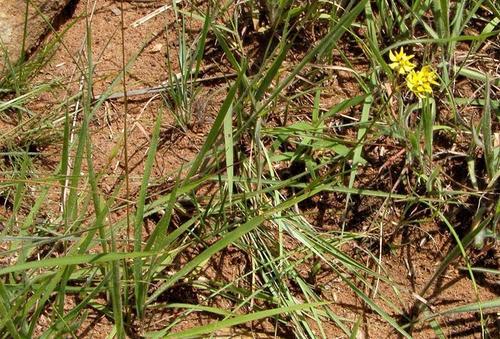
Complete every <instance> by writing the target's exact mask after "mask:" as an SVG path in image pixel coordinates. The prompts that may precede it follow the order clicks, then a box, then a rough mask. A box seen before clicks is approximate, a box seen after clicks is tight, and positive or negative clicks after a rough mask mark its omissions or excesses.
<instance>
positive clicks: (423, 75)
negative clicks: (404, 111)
mask: <svg viewBox="0 0 500 339" xmlns="http://www.w3.org/2000/svg"><path fill="white" fill-rule="evenodd" d="M436 79H437V75H436V72H434V71H433V70H432V69H431V68H430V67H429V66H424V67H422V69H421V70H420V71H418V72H415V71H413V70H412V71H411V72H410V73H409V74H408V76H407V77H406V86H408V88H409V89H410V91H412V92H413V93H415V94H416V95H417V96H418V97H419V98H423V97H424V96H425V95H426V94H432V87H431V85H439V83H438V82H437V81H436Z"/></svg>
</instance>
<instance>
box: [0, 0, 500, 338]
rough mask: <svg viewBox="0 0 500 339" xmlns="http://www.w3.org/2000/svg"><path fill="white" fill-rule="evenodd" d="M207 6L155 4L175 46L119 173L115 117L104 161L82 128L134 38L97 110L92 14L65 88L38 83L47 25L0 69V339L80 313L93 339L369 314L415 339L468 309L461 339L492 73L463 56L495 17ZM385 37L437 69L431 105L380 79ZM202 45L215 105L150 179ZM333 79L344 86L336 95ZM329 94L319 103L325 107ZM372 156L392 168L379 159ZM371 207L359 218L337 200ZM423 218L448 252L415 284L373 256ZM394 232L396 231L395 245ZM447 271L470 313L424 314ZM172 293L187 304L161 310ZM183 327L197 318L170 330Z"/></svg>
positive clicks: (481, 216)
mask: <svg viewBox="0 0 500 339" xmlns="http://www.w3.org/2000/svg"><path fill="white" fill-rule="evenodd" d="M208 3H209V5H207V6H206V7H203V6H201V7H196V6H190V4H189V1H183V2H180V3H178V4H174V6H173V8H172V13H173V15H174V16H175V17H176V18H177V19H178V20H176V23H175V24H171V23H170V24H168V23H165V27H166V30H167V31H168V32H169V34H175V35H176V41H177V46H176V47H175V48H173V47H170V46H169V47H168V53H167V56H166V57H165V60H164V62H165V66H166V69H167V70H168V72H167V73H166V74H165V75H164V78H165V79H167V80H168V81H169V85H168V86H167V87H166V90H165V91H164V93H162V94H163V98H164V100H163V101H162V103H163V105H162V107H161V109H159V111H158V112H155V113H154V116H156V120H155V121H154V122H153V121H152V122H151V124H150V126H149V127H148V128H149V129H148V128H146V129H148V131H147V133H149V134H150V135H149V142H148V144H147V148H146V149H144V150H143V152H141V154H143V159H142V161H141V163H140V166H139V167H140V174H139V175H137V174H136V173H135V172H132V170H131V169H130V168H129V167H128V165H125V166H124V167H125V168H124V169H123V170H121V169H118V170H117V171H116V172H114V173H113V174H110V172H109V171H108V168H110V167H111V164H114V163H116V161H120V162H122V163H123V162H125V163H126V164H128V157H129V156H130V153H128V151H129V150H130V149H132V148H133V147H134V146H135V145H132V144H130V133H129V132H130V128H131V126H130V125H127V126H123V127H124V128H123V134H122V135H121V136H120V137H119V138H117V140H115V141H113V142H114V144H113V145H112V147H111V151H110V153H109V154H105V157H104V158H105V160H106V164H103V163H97V162H96V157H95V156H94V154H95V152H96V149H98V145H96V144H94V142H95V140H94V139H93V137H94V135H93V133H94V131H95V126H94V125H93V123H94V122H95V120H96V116H97V115H98V114H99V110H100V109H101V108H102V107H103V105H104V103H105V102H106V100H108V97H109V96H110V95H111V94H112V93H113V92H114V91H116V88H117V87H119V85H121V84H122V79H123V75H124V74H125V73H126V72H125V71H126V70H129V69H131V68H132V66H134V65H135V64H136V62H137V58H138V57H139V55H140V54H141V53H143V52H144V50H145V48H146V46H147V45H148V43H149V42H150V38H148V39H146V40H145V41H144V43H143V44H142V45H140V46H136V50H134V51H129V52H132V55H133V57H131V58H130V59H126V60H123V67H122V70H121V71H120V72H118V73H116V74H115V75H114V78H112V79H111V80H110V85H109V86H108V88H107V89H106V90H105V91H104V94H103V95H101V96H99V97H98V99H95V97H94V94H95V93H94V90H93V87H94V84H95V81H96V79H95V76H96V75H95V69H96V65H97V64H98V63H99V62H100V60H99V57H97V58H96V59H95V60H94V59H93V58H92V57H88V56H92V55H94V56H95V55H96V53H95V51H94V50H93V49H94V46H93V43H92V39H91V37H92V36H93V33H94V32H93V26H92V22H91V21H90V14H91V13H86V15H82V16H81V17H80V18H76V19H74V20H73V21H71V22H70V23H69V24H68V25H69V26H70V27H71V26H73V25H75V24H78V23H83V24H84V25H85V27H86V35H85V37H84V38H83V39H84V40H83V41H82V46H83V47H82V50H81V51H80V52H79V53H83V52H85V55H86V56H87V57H85V58H83V57H79V56H73V58H74V61H75V63H76V64H77V65H78V66H77V67H75V70H76V71H75V74H74V75H73V76H72V77H71V79H53V81H52V82H50V83H41V84H40V83H37V81H36V79H37V77H36V76H37V74H38V72H39V71H40V70H41V69H43V66H44V65H45V63H46V62H47V60H50V58H51V57H52V56H53V54H54V53H55V52H56V50H57V49H58V48H60V49H64V48H66V46H64V44H63V42H62V41H63V40H62V39H61V37H62V36H64V34H65V33H66V32H67V30H63V31H62V32H59V34H58V35H56V36H57V38H55V39H53V40H51V41H50V42H49V43H48V44H47V47H42V48H41V49H40V50H39V51H38V53H37V54H35V55H34V56H33V57H32V58H31V59H30V60H20V61H19V62H17V63H14V62H11V63H9V64H8V67H7V68H6V71H5V74H4V75H3V76H2V77H1V80H0V119H2V125H0V126H4V125H5V126H9V127H8V128H7V129H3V127H2V129H1V130H0V202H1V203H2V206H1V207H0V212H1V211H3V210H5V211H6V213H0V224H1V225H2V228H0V246H1V247H0V262H1V263H2V265H3V266H2V267H0V337H2V338H28V337H33V336H35V335H36V336H40V337H42V338H57V337H61V336H77V334H78V333H80V332H81V329H82V327H83V326H84V325H83V324H84V323H88V317H89V314H90V313H94V314H99V315H103V316H105V317H106V318H108V320H109V321H110V322H111V323H112V326H113V329H112V330H111V333H110V334H109V336H110V337H117V338H125V337H126V336H127V335H130V336H132V335H144V336H146V337H175V338H181V337H186V338H187V337H205V336H207V335H208V334H214V333H215V331H217V330H220V329H224V328H228V327H235V328H237V327H238V326H241V325H246V326H249V325H250V324H254V325H255V324H257V323H258V322H259V321H266V326H268V327H269V328H270V331H271V332H270V333H276V334H278V333H281V331H284V332H286V333H289V334H293V335H294V336H295V337H298V338H316V337H318V338H328V337H330V336H332V332H331V327H332V326H333V327H334V328H336V329H337V332H335V335H343V336H346V337H347V336H349V337H353V338H355V337H357V336H358V335H359V333H360V331H363V328H364V327H366V326H368V325H367V323H366V321H367V320H366V319H367V318H366V315H367V314H370V317H376V318H377V319H378V320H379V321H381V322H383V323H384V324H385V325H386V328H387V334H386V335H388V336H389V335H394V334H396V333H397V334H399V335H401V336H403V337H412V336H413V335H414V334H415V333H416V331H418V329H420V328H425V327H429V328H430V329H431V330H433V331H434V332H435V335H436V336H438V337H442V336H446V335H447V333H448V332H450V331H452V330H453V329H450V328H449V327H447V320H448V318H449V317H454V319H456V317H457V315H458V316H460V315H462V314H475V315H477V317H476V319H478V324H477V325H478V328H479V330H478V331H480V333H481V335H483V336H484V337H486V336H488V335H491V336H493V335H494V333H490V332H491V331H492V330H494V327H493V326H494V321H495V319H492V316H491V314H492V313H491V311H492V310H495V309H498V308H499V307H500V301H499V300H498V298H497V299H485V298H484V297H483V296H482V295H481V293H482V291H483V290H484V288H483V286H482V285H481V282H480V280H479V278H478V277H483V276H484V275H486V274H488V275H493V276H497V275H498V270H496V269H494V268H491V267H481V266H477V265H476V263H475V262H474V258H476V257H477V256H478V255H480V254H481V253H482V252H481V251H486V250H487V249H488V248H489V247H492V246H495V244H496V242H497V241H498V224H499V217H500V202H499V199H498V180H499V176H500V151H499V149H500V147H499V144H498V135H499V110H498V107H499V105H498V103H499V100H500V97H499V96H498V86H499V81H500V77H499V74H498V73H495V70H494V69H485V68H484V67H483V66H482V65H481V62H480V60H482V59H481V58H486V59H487V60H485V64H487V65H488V63H490V64H491V63H493V64H495V62H496V63H498V60H496V61H495V60H491V59H488V58H490V57H487V56H485V55H484V54H481V52H480V51H481V50H482V49H484V48H492V49H493V48H496V49H497V50H498V34H499V33H500V27H499V23H500V8H499V5H498V4H497V3H496V2H494V1H480V0H477V1H465V0H462V1H446V0H439V1H438V0H435V1H432V0H427V1H417V2H405V1H392V0H377V1H367V0H363V1H333V2H329V1H310V2H306V1H292V0H285V1H247V2H245V3H242V4H239V5H234V4H233V2H232V1H226V2H225V3H224V2H218V3H217V5H216V4H213V3H212V2H207V4H208ZM93 15H95V13H93ZM193 27H197V28H196V29H193ZM472 32H473V33H472ZM126 34H131V33H130V32H129V31H127V32H126ZM495 39H496V40H495ZM495 44H496V45H495ZM257 45H258V47H259V49H260V50H259V54H258V55H257V56H252V54H251V52H252V48H255V47H256V46H257ZM492 45H493V46H496V47H491V46H492ZM400 46H403V47H404V48H405V50H406V51H408V53H409V54H414V55H415V59H416V60H417V61H418V63H419V65H425V64H430V65H432V67H433V68H434V69H435V70H436V71H437V73H438V75H439V83H440V84H439V86H435V87H434V92H433V95H432V96H430V97H428V98H424V99H418V98H417V97H416V96H415V95H412V94H411V93H410V92H409V91H408V89H407V88H406V85H405V81H404V79H403V78H402V77H401V76H397V75H396V74H395V73H394V72H393V71H392V70H391V68H390V67H389V63H390V61H389V58H388V54H389V51H390V50H393V49H399V48H400ZM209 48H211V49H215V50H216V51H217V53H218V54H217V55H218V56H217V57H218V59H217V60H218V62H220V63H221V65H223V66H224V67H226V68H227V69H230V72H229V73H230V74H236V77H230V76H228V77H227V78H226V79H223V81H221V82H220V83H219V84H218V88H217V93H224V96H223V98H222V100H220V102H215V103H214V105H215V106H217V107H216V109H217V113H216V115H215V116H214V120H213V122H211V123H210V127H209V130H208V131H207V133H205V134H204V136H203V143H202V144H201V146H200V147H199V151H198V153H197V154H196V155H195V156H194V157H193V158H192V159H189V160H188V161H186V162H185V163H184V164H183V165H182V166H181V167H180V168H173V169H172V170H171V171H170V172H169V173H168V175H165V176H164V177H158V176H156V175H155V173H157V172H155V169H156V167H157V166H158V163H157V162H156V160H157V159H158V157H162V156H164V155H163V154H164V153H162V152H163V150H162V132H163V127H162V126H164V124H163V123H164V122H165V120H166V119H167V116H168V115H171V116H172V117H173V120H174V121H175V124H176V127H178V128H177V130H178V131H179V133H181V134H183V135H189V133H191V132H192V131H191V130H192V128H193V124H194V123H195V119H197V114H194V111H195V110H196V109H195V108H194V106H195V101H196V100H199V98H198V97H199V96H200V95H201V94H200V93H202V92H200V89H201V87H202V86H203V85H202V82H201V81H200V80H203V79H204V78H203V77H204V72H202V70H203V69H204V66H209V65H207V63H211V61H210V60H209V59H208V58H207V57H206V55H205V51H206V50H207V49H209ZM457 51H460V52H461V53H458V52H457ZM410 52H411V53H410ZM123 55H125V53H123ZM137 66H140V65H137ZM212 66H213V65H212ZM218 66H220V65H216V67H218ZM221 68H222V67H221ZM229 73H227V74H229ZM344 73H348V74H349V75H350V76H349V77H348V80H347V81H348V82H349V86H351V87H352V88H356V90H355V91H356V92H357V94H356V95H347V94H345V93H347V92H345V91H341V89H342V87H343V86H345V85H343V84H342V83H340V82H339V81H340V80H342V79H340V78H342V77H344V75H343V74H344ZM76 79H81V82H80V90H79V91H78V92H77V93H71V94H70V95H69V94H68V95H67V96H66V97H65V98H63V99H61V100H60V103H59V104H58V105H54V106H52V107H50V109H49V110H48V111H44V112H36V111H35V110H33V109H32V108H30V107H33V106H32V105H31V104H32V103H33V102H35V101H36V100H38V99H39V97H40V95H41V94H54V95H58V94H57V93H60V91H61V89H64V86H65V84H67V83H68V81H69V82H75V81H78V80H76ZM221 79H222V77H221ZM339 79H340V80H339ZM464 83H465V84H466V85H467V86H469V87H470V88H472V89H473V91H474V94H473V95H474V97H471V96H470V93H464V90H463V87H462V86H463V84H464ZM126 86H127V84H125V88H126ZM332 92H333V93H336V95H335V96H334V99H335V100H336V101H335V103H331V101H329V100H328V99H329V98H331V93H332ZM339 93H343V94H339ZM126 107H127V105H125V112H122V113H123V114H124V116H125V117H127V116H129V114H128V112H127V111H126ZM470 112H474V113H475V114H477V116H478V117H474V116H473V114H470ZM450 144H451V145H453V147H450V149H448V148H449V147H448V146H447V145H450ZM381 145H384V146H385V147H386V148H388V149H389V150H391V149H392V148H391V147H393V148H394V149H396V150H399V152H400V153H398V154H399V156H398V157H396V158H394V159H393V158H391V156H392V154H394V153H391V154H389V155H385V154H384V153H381V151H380V148H379V146H381ZM47 148H50V149H56V152H57V153H56V156H55V157H54V156H52V157H51V159H52V160H53V161H54V162H55V164H53V165H52V166H50V167H47V166H45V165H44V164H43V161H42V160H43V158H44V156H46V154H47ZM124 148H126V150H127V151H124ZM373 152H378V155H377V157H378V159H374V157H373V155H372V154H373ZM396 153H397V152H396ZM54 158H55V160H54ZM457 159H458V160H457ZM101 162H102V160H101ZM457 162H458V165H457ZM394 163H399V165H394ZM104 165H107V166H104ZM457 166H462V170H461V171H459V170H457ZM370 171H372V172H370ZM377 172H378V174H377V175H374V174H373V173H377ZM464 173H465V174H464ZM167 178H170V179H171V178H174V179H173V180H167ZM388 178H392V180H390V179H388ZM107 179H113V180H114V182H115V184H114V186H113V187H112V188H111V189H105V188H104V186H103V183H104V181H105V180H107ZM131 186H133V187H136V188H137V189H136V190H133V189H131ZM134 192H136V193H134ZM207 192H208V193H207ZM323 199H325V201H327V206H326V210H327V212H328V213H330V215H333V216H332V217H331V218H330V219H329V220H328V225H322V222H321V221H319V222H318V221H317V219H316V217H318V214H319V213H318V211H317V210H315V209H314V208H319V207H320V205H321V202H322V201H323ZM370 202H371V203H372V204H373V203H374V204H375V206H377V207H376V208H375V210H376V211H375V212H373V211H372V212H360V211H359V209H357V208H358V207H359V206H358V207H356V206H357V204H361V205H363V204H370ZM334 203H336V204H334ZM328 204H330V205H328ZM311 206H312V207H311ZM373 209H374V208H373V206H372V210H373ZM368 210H370V208H368ZM363 213H366V214H363ZM464 215H465V217H463V216H464ZM356 218H360V219H361V222H360V223H359V224H358V223H356ZM151 223H153V224H154V225H153V228H152V229H151V232H150V233H149V234H148V235H145V234H146V229H147V228H146V225H149V226H148V227H150V226H151ZM429 224H431V225H433V227H434V229H439V230H440V232H441V234H442V236H443V237H445V239H446V241H445V242H446V243H447V244H448V245H447V246H445V247H444V249H445V250H444V252H442V253H441V256H440V257H436V258H435V262H433V263H432V266H431V267H430V270H431V272H430V273H428V274H427V278H426V281H425V282H424V283H421V284H420V286H419V287H420V288H419V289H416V290H415V289H412V287H411V286H409V285H403V284H401V283H400V282H398V281H401V280H400V279H399V277H398V276H395V273H394V272H392V271H391V269H390V268H389V267H388V266H387V265H386V261H387V260H391V258H392V259H394V256H392V257H391V255H390V254H387V253H386V251H384V250H383V249H384V248H390V251H389V252H391V251H392V253H395V254H396V255H395V257H397V256H398V255H400V253H403V250H404V248H407V247H405V246H409V247H413V248H418V247H421V246H422V245H420V244H419V242H420V240H415V239H416V236H414V235H418V234H419V232H420V233H424V232H427V230H426V227H427V226H428V225H429ZM323 226H325V227H323ZM440 227H441V228H440ZM395 235H399V236H403V237H405V236H407V237H408V238H407V239H405V240H404V241H403V243H405V244H398V243H397V241H396V240H394V239H396V238H397V237H396V236H395ZM426 239H427V238H426ZM496 246H498V245H496ZM398 247H401V249H398ZM409 247H408V248H409ZM230 252H234V253H237V255H238V256H239V257H240V258H242V259H241V260H243V261H244V262H245V264H244V265H242V269H243V271H244V272H243V274H241V275H240V276H238V277H237V278H235V279H234V280H227V279H225V278H223V277H222V276H217V277H216V278H207V275H206V273H205V271H207V272H209V271H210V270H211V269H212V270H214V269H215V270H217V266H216V262H218V261H219V260H221V257H222V258H223V257H224V256H225V255H227V254H228V253H230ZM179 262H182V263H183V264H182V265H181V264H179ZM4 263H9V264H5V265H4ZM457 265H458V266H460V267H461V272H462V273H463V278H464V279H466V280H467V281H468V283H469V284H470V289H471V291H473V293H474V296H475V297H474V300H469V301H464V302H463V303H462V302H457V303H455V304H452V305H451V306H447V307H446V308H442V307H437V306H436V305H434V302H436V301H437V300H439V298H440V296H441V294H440V293H439V292H438V293H437V294H436V292H435V291H434V290H433V287H434V286H435V283H436V282H437V281H440V280H441V279H443V278H444V277H445V275H446V272H447V270H448V269H449V268H450V266H457ZM325 277H327V278H328V279H330V280H334V281H335V282H336V285H335V286H342V288H343V290H342V293H343V294H344V296H345V295H348V296H349V297H350V298H353V299H355V300H357V303H358V305H361V306H362V307H361V309H360V310H358V311H354V312H351V315H350V316H345V313H339V309H340V308H342V307H343V306H342V305H340V306H339V304H338V302H337V300H336V299H335V298H331V297H329V291H330V290H331V288H332V286H331V285H329V284H328V283H326V282H325V281H324V279H325ZM383 287H384V288H383ZM182 288H188V289H191V290H192V291H193V293H194V294H196V295H197V299H198V300H199V303H196V304H195V303H192V302H191V301H186V302H184V301H182V302H178V301H175V300H174V301H172V300H170V299H169V298H171V297H172V296H174V297H173V298H174V299H175V296H176V294H178V293H180V292H179V291H180V290H181V289H182ZM415 295H416V296H417V298H415V297H414V296H415ZM401 296H411V301H408V300H407V299H405V298H403V297H401ZM221 300H224V301H225V303H224V305H229V306H226V307H224V308H223V307H221V306H220V305H221V303H220V301H221ZM345 302H347V301H345ZM68 303H71V304H72V305H73V307H72V309H68V308H67V307H66V306H67V304H68ZM172 310H176V313H175V314H176V316H175V318H172V317H169V318H168V319H169V320H168V321H163V322H162V323H161V327H155V328H150V327H148V324H149V320H150V318H151V317H152V316H154V315H156V314H162V313H164V314H166V315H167V314H173V313H172ZM194 314H201V315H209V316H210V317H211V319H212V321H211V323H210V324H208V325H203V326H197V325H196V326H195V325H194V324H193V326H191V328H189V329H185V330H183V331H181V332H177V330H178V328H177V326H178V325H179V324H180V323H181V322H182V321H184V320H188V321H190V319H192V316H193V315H194ZM464 319H465V318H464ZM464 321H465V320H464ZM42 323H44V324H45V325H44V326H42V325H41V324H42ZM339 333H341V334H339Z"/></svg>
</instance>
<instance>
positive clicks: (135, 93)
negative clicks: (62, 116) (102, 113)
mask: <svg viewBox="0 0 500 339" xmlns="http://www.w3.org/2000/svg"><path fill="white" fill-rule="evenodd" d="M236 75H237V74H236V73H232V74H225V75H218V76H212V77H206V78H203V79H196V80H191V81H189V83H190V84H191V83H200V82H206V81H213V80H219V79H224V78H234V77H236ZM172 86H173V85H171V84H169V83H168V82H165V83H164V84H162V85H159V86H154V87H147V88H139V89H132V90H129V91H127V97H131V96H138V95H146V94H156V93H161V92H163V91H166V90H167V89H168V88H169V87H172ZM103 96H105V93H101V94H98V95H94V100H100V99H102V97H103ZM124 96H125V93H123V92H116V93H112V94H110V95H109V96H108V97H107V98H106V100H110V99H119V98H123V97H124Z"/></svg>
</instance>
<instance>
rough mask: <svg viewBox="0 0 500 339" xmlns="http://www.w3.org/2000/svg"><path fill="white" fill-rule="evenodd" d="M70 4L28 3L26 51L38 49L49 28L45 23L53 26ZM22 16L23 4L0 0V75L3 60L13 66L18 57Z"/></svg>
mask: <svg viewBox="0 0 500 339" xmlns="http://www.w3.org/2000/svg"><path fill="white" fill-rule="evenodd" d="M70 1H72V0H30V2H29V7H28V25H27V35H26V42H25V50H26V51H30V50H32V49H33V48H34V47H36V46H38V44H39V43H40V41H41V38H42V37H43V35H44V34H45V33H47V31H48V30H49V28H50V26H49V25H48V24H47V22H53V20H54V18H56V17H57V15H58V14H60V13H61V12H62V10H63V9H64V8H65V7H66V6H67V5H68V3H69V2H70ZM25 14H26V0H0V73H1V72H2V71H3V68H4V65H5V61H6V60H7V59H6V58H9V59H8V60H10V62H11V63H12V62H16V61H17V60H18V59H19V57H20V55H21V48H22V43H23V35H24V20H25V17H26V16H25ZM42 15H43V16H42ZM44 17H45V20H44Z"/></svg>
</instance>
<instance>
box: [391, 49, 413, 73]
mask: <svg viewBox="0 0 500 339" xmlns="http://www.w3.org/2000/svg"><path fill="white" fill-rule="evenodd" d="M412 58H413V55H407V54H406V53H405V52H404V51H403V47H401V49H400V50H399V53H397V52H396V54H394V53H392V51H389V59H390V60H391V61H392V63H390V64H389V67H390V68H392V69H393V70H395V71H396V72H398V73H399V74H406V73H408V72H410V71H411V70H412V69H414V68H415V64H414V63H412V62H411V61H410V60H411V59H412Z"/></svg>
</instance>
